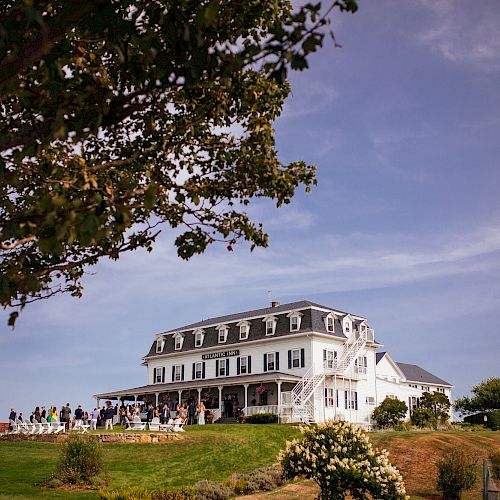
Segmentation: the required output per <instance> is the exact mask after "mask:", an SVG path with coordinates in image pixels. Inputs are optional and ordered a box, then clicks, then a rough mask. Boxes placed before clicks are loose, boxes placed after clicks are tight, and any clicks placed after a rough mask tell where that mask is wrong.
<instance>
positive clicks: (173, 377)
mask: <svg viewBox="0 0 500 500" xmlns="http://www.w3.org/2000/svg"><path fill="white" fill-rule="evenodd" d="M174 379H175V366H172V382H174Z"/></svg>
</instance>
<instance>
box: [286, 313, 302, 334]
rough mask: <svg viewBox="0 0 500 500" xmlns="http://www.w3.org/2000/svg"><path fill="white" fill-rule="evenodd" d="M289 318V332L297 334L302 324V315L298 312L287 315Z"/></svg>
mask: <svg viewBox="0 0 500 500" xmlns="http://www.w3.org/2000/svg"><path fill="white" fill-rule="evenodd" d="M287 316H288V317H289V318H290V331H291V332H298V331H299V330H300V324H301V322H302V316H303V314H302V313H300V312H293V313H290V314H288V315H287Z"/></svg>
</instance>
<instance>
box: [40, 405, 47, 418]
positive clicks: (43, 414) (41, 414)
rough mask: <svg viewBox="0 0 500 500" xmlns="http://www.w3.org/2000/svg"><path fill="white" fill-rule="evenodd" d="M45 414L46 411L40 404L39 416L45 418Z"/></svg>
mask: <svg viewBox="0 0 500 500" xmlns="http://www.w3.org/2000/svg"><path fill="white" fill-rule="evenodd" d="M46 415H47V412H46V411H45V406H42V411H41V413H40V416H41V417H42V418H45V417H46Z"/></svg>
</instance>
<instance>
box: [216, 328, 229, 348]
mask: <svg viewBox="0 0 500 500" xmlns="http://www.w3.org/2000/svg"><path fill="white" fill-rule="evenodd" d="M227 331H228V327H227V326H221V327H219V328H217V338H218V342H219V344H224V343H225V342H226V340H227Z"/></svg>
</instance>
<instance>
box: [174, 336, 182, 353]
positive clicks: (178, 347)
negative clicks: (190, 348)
mask: <svg viewBox="0 0 500 500" xmlns="http://www.w3.org/2000/svg"><path fill="white" fill-rule="evenodd" d="M174 339H175V347H174V349H175V350H176V351H180V350H181V349H182V344H183V343H184V336H183V335H180V334H179V335H175V336H174Z"/></svg>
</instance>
